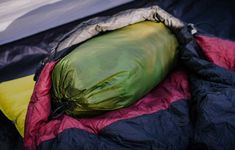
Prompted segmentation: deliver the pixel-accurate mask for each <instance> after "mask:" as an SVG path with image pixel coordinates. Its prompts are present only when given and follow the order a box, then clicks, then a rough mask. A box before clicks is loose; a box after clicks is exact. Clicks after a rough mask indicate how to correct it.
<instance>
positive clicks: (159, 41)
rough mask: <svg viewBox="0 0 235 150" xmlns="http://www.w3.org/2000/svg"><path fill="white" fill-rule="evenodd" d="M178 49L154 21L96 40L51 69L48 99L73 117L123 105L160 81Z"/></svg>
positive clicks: (90, 41) (169, 36)
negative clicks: (51, 85)
mask: <svg viewBox="0 0 235 150" xmlns="http://www.w3.org/2000/svg"><path fill="white" fill-rule="evenodd" d="M177 46H178V43H177V40H176V38H175V36H174V35H173V34H172V33H171V32H170V31H169V30H168V29H167V28H166V27H165V26H164V25H163V24H161V23H155V22H141V23H137V24H133V25H129V26H127V27H124V28H122V29H119V30H116V31H113V32H109V33H106V34H103V35H100V36H97V37H95V38H93V39H91V40H88V41H87V42H85V43H84V44H81V45H80V46H79V47H77V48H76V49H74V50H73V51H72V52H71V53H70V54H68V55H67V56H65V57H64V58H63V59H62V60H60V61H59V62H58V64H57V65H56V66H55V69H54V70H53V74H52V81H53V83H52V84H53V88H52V95H53V99H52V100H53V101H54V102H55V103H59V104H60V105H62V106H64V107H66V106H65V105H66V104H67V103H69V106H67V108H65V113H66V114H68V115H72V116H77V117H78V116H90V115H95V114H99V113H101V112H102V111H109V110H115V109H119V108H123V107H127V106H129V105H131V104H133V103H134V102H135V101H137V100H139V99H140V98H141V97H143V96H144V95H145V94H146V93H147V92H149V91H150V90H151V89H152V88H153V87H154V86H156V85H157V84H158V83H159V82H160V81H161V80H163V79H164V77H165V76H166V75H167V73H168V71H169V70H170V69H171V68H172V66H173V65H174V63H175V60H176V56H177V55H176V54H177ZM65 103H66V104H65Z"/></svg>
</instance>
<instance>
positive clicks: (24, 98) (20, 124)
mask: <svg viewBox="0 0 235 150" xmlns="http://www.w3.org/2000/svg"><path fill="white" fill-rule="evenodd" d="M34 84H35V82H34V80H33V75H30V76H26V77H23V78H18V79H15V80H11V81H7V82H2V83H0V110H1V111H2V112H3V113H4V114H5V116H6V117H7V118H8V119H10V120H11V121H13V122H15V126H16V128H17V130H18V131H19V133H20V134H21V136H22V137H23V136H24V123H25V117H26V113H27V109H28V104H29V101H30V97H31V95H32V92H33V88H34Z"/></svg>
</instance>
